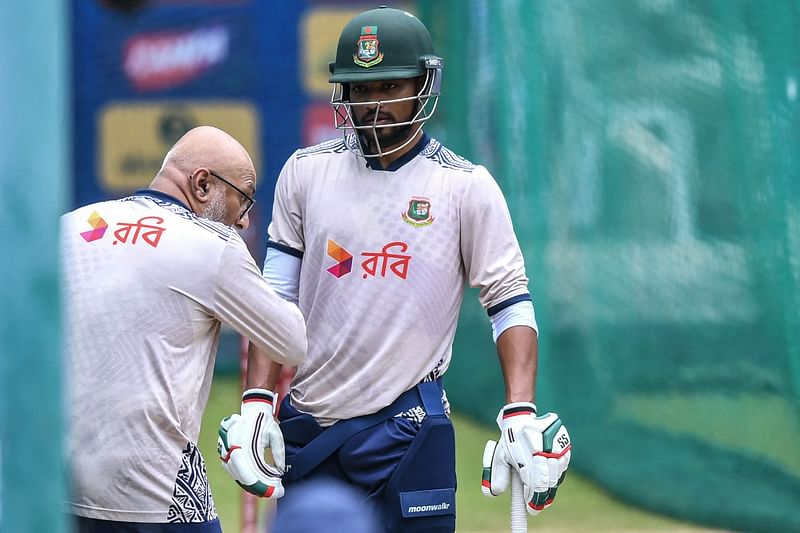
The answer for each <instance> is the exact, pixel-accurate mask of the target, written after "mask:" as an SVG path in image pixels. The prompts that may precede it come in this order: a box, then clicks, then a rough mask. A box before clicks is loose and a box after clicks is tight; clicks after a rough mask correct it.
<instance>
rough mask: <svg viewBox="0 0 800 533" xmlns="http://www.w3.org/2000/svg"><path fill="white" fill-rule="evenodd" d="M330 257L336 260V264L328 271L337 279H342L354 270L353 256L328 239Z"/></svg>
mask: <svg viewBox="0 0 800 533" xmlns="http://www.w3.org/2000/svg"><path fill="white" fill-rule="evenodd" d="M328 256H329V257H331V258H332V259H334V260H335V261H336V264H335V265H333V266H332V267H328V268H327V269H326V270H327V271H328V272H330V273H331V274H333V275H334V276H335V277H337V278H341V277H342V276H344V275H345V274H349V273H350V271H351V270H352V269H353V254H351V253H350V252H348V251H347V250H345V249H344V248H342V247H341V246H339V244H338V243H337V242H336V241H334V240H333V239H328Z"/></svg>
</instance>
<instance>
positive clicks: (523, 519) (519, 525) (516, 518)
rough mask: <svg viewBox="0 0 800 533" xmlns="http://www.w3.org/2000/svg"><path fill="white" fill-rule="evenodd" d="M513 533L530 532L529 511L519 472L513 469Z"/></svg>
mask: <svg viewBox="0 0 800 533" xmlns="http://www.w3.org/2000/svg"><path fill="white" fill-rule="evenodd" d="M511 533H528V511H527V510H526V509H525V495H524V494H523V492H522V480H521V479H520V478H519V472H517V471H516V470H515V469H514V468H512V469H511Z"/></svg>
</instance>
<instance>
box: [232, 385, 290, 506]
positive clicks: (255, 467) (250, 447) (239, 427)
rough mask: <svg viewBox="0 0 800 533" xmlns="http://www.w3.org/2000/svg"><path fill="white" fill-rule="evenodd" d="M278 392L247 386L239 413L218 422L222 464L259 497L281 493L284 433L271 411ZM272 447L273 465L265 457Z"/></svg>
mask: <svg viewBox="0 0 800 533" xmlns="http://www.w3.org/2000/svg"><path fill="white" fill-rule="evenodd" d="M277 399H278V395H277V394H275V393H273V392H270V391H268V390H266V389H248V390H246V391H245V392H244V394H243V395H242V408H241V415H238V414H233V415H231V416H229V417H226V418H225V419H224V420H223V421H222V422H221V423H220V426H219V438H217V452H219V458H220V459H221V460H222V467H223V468H224V469H225V471H226V472H227V473H228V474H230V476H231V477H232V478H233V479H234V480H235V481H236V483H238V484H239V485H240V486H241V487H242V488H243V489H244V490H246V491H247V492H250V493H252V494H255V495H256V496H260V497H262V498H280V497H281V496H283V484H282V483H281V476H282V475H283V472H284V470H286V453H285V451H284V447H283V434H282V433H281V430H280V428H279V427H278V423H277V422H276V421H275V418H274V416H273V413H274V412H275V405H276V402H277ZM266 448H270V449H271V450H272V459H273V461H274V462H275V466H272V465H270V464H268V463H267V462H266V461H265V459H264V451H265V450H266Z"/></svg>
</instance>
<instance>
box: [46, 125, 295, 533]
mask: <svg viewBox="0 0 800 533" xmlns="http://www.w3.org/2000/svg"><path fill="white" fill-rule="evenodd" d="M255 190H256V172H255V170H254V168H253V162H252V161H251V159H250V156H249V155H248V154H247V151H246V150H245V149H244V148H243V147H242V146H241V144H239V143H238V142H237V141H236V140H235V139H234V138H233V137H231V136H230V135H228V134H227V133H225V132H223V131H221V130H219V129H216V128H211V127H200V128H196V129H193V130H191V131H189V132H188V133H187V134H186V135H184V136H183V137H182V138H181V139H180V140H179V141H178V142H177V143H176V144H175V145H174V146H173V147H172V149H171V150H170V151H169V152H168V153H167V155H166V157H165V159H164V163H163V165H162V167H161V169H160V170H159V171H158V174H157V175H156V176H155V178H154V179H153V181H152V183H151V184H150V188H149V189H145V190H140V191H137V192H136V193H134V194H133V195H132V196H129V197H127V198H122V199H119V200H114V201H107V202H100V203H95V204H91V205H87V206H84V207H81V208H79V209H76V210H75V211H72V212H70V213H67V214H65V215H64V216H63V217H62V219H61V254H62V269H63V274H62V279H63V287H64V293H63V300H64V305H65V312H64V317H65V324H66V355H67V369H68V378H69V381H68V398H69V406H68V413H69V421H70V428H69V437H68V445H67V451H68V460H69V466H70V470H71V481H72V490H71V494H70V501H69V504H70V512H71V513H72V514H73V515H74V516H75V527H76V530H77V531H78V532H79V533H93V532H104V533H105V532H120V533H121V532H123V531H124V532H126V533H128V532H137V533H144V532H147V533H153V532H159V533H178V532H180V533H184V532H203V533H207V532H219V531H221V529H220V525H219V520H218V518H217V513H216V510H215V508H214V503H213V499H212V497H211V491H210V490H209V485H208V480H207V478H206V470H205V463H204V461H203V458H202V457H201V455H200V452H199V450H198V448H197V444H196V443H197V438H198V435H199V432H200V420H201V416H202V413H203V410H204V409H205V405H206V402H207V400H208V394H209V389H210V385H211V378H212V375H213V369H214V360H215V358H216V352H217V345H218V341H219V334H220V326H221V324H222V323H226V324H229V325H230V326H231V327H233V329H235V330H236V331H237V332H238V333H240V334H242V335H244V336H245V337H247V338H249V339H250V341H251V342H253V343H254V344H256V345H258V346H259V347H260V348H262V349H263V350H265V352H266V356H267V357H268V358H269V360H272V361H276V362H281V363H283V364H289V365H292V364H297V363H298V362H299V361H300V360H301V359H302V358H303V357H304V356H305V353H306V338H305V326H304V323H303V317H302V315H301V313H300V311H299V309H298V308H297V306H296V305H294V304H291V303H288V302H286V301H285V300H283V299H282V298H280V297H278V296H277V295H276V293H275V292H274V291H273V290H272V289H271V288H270V287H269V285H267V282H265V281H264V279H263V278H262V276H261V272H260V271H259V269H258V267H257V266H256V263H255V261H254V260H253V258H252V256H251V255H250V253H249V252H248V250H247V247H246V246H245V244H244V242H243V241H242V239H241V237H240V236H239V235H238V234H237V232H236V229H237V228H238V229H243V228H246V227H247V225H248V223H249V219H248V212H249V210H250V208H251V207H252V205H253V203H254V200H253V196H254V195H255ZM277 483H279V480H278V481H277ZM281 490H282V488H281Z"/></svg>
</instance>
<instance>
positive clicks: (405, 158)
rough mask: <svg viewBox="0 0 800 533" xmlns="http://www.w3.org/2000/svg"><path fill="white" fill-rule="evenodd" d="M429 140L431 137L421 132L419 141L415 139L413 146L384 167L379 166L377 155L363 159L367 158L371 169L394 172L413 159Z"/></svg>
mask: <svg viewBox="0 0 800 533" xmlns="http://www.w3.org/2000/svg"><path fill="white" fill-rule="evenodd" d="M430 140H431V138H430V137H428V134H427V133H425V132H422V137H421V138H420V140H419V141H417V144H415V145H414V148H412V149H411V150H409V151H408V152H406V153H405V154H403V155H401V156H400V157H398V158H397V159H395V160H394V161H392V162H391V163H389V166H388V167H386V168H383V167H382V166H381V163H380V161H379V160H378V158H377V157H365V158H364V159H366V160H367V166H368V167H369V168H371V169H372V170H384V171H386V172H394V171H395V170H397V169H399V168H400V167H402V166H403V165H405V164H406V163H408V162H409V161H411V160H412V159H414V158H415V157H416V156H417V154H419V153H420V152H421V151H422V150H423V148H425V147H426V146H427V145H428V143H429V142H430Z"/></svg>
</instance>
